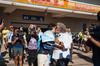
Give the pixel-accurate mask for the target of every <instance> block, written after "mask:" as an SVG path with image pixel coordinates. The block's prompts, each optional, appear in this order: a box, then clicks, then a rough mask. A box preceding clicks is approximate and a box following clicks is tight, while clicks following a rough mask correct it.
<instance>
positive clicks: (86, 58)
mask: <svg viewBox="0 0 100 66" xmlns="http://www.w3.org/2000/svg"><path fill="white" fill-rule="evenodd" d="M1 54H2V55H3V58H4V59H5V60H7V61H6V62H3V61H2V62H1V61H0V64H5V65H0V66H15V63H14V60H13V59H12V60H9V56H8V53H5V49H4V47H3V46H2V49H1ZM91 57H92V51H90V52H89V53H85V52H83V51H81V50H77V46H74V49H73V62H74V64H71V63H69V65H68V66H93V64H92V61H91ZM26 60H27V55H25V59H24V64H23V66H28V62H26ZM52 66H55V65H52Z"/></svg>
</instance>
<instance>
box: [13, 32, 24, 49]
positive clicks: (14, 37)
mask: <svg viewBox="0 0 100 66" xmlns="http://www.w3.org/2000/svg"><path fill="white" fill-rule="evenodd" d="M15 39H16V35H15V34H14V35H13V36H12V41H14V40H15ZM13 48H14V49H23V45H22V41H21V40H17V41H16V42H15V44H13Z"/></svg>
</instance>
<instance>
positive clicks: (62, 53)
mask: <svg viewBox="0 0 100 66" xmlns="http://www.w3.org/2000/svg"><path fill="white" fill-rule="evenodd" d="M68 37H69V36H68V34H67V33H60V36H59V37H58V40H59V41H60V42H63V43H64V48H63V49H62V50H56V49H55V50H53V56H52V58H53V59H62V58H68V59H70V58H71V56H70V52H69V49H70V48H71V43H70V40H69V38H68Z"/></svg>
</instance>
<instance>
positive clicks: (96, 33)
mask: <svg viewBox="0 0 100 66" xmlns="http://www.w3.org/2000/svg"><path fill="white" fill-rule="evenodd" d="M89 33H90V35H91V36H92V37H94V38H95V39H100V26H97V25H96V24H95V23H91V27H89Z"/></svg>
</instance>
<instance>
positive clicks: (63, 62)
mask: <svg viewBox="0 0 100 66" xmlns="http://www.w3.org/2000/svg"><path fill="white" fill-rule="evenodd" d="M69 60H70V59H67V58H63V59H58V60H57V64H56V66H68V62H69Z"/></svg>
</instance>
